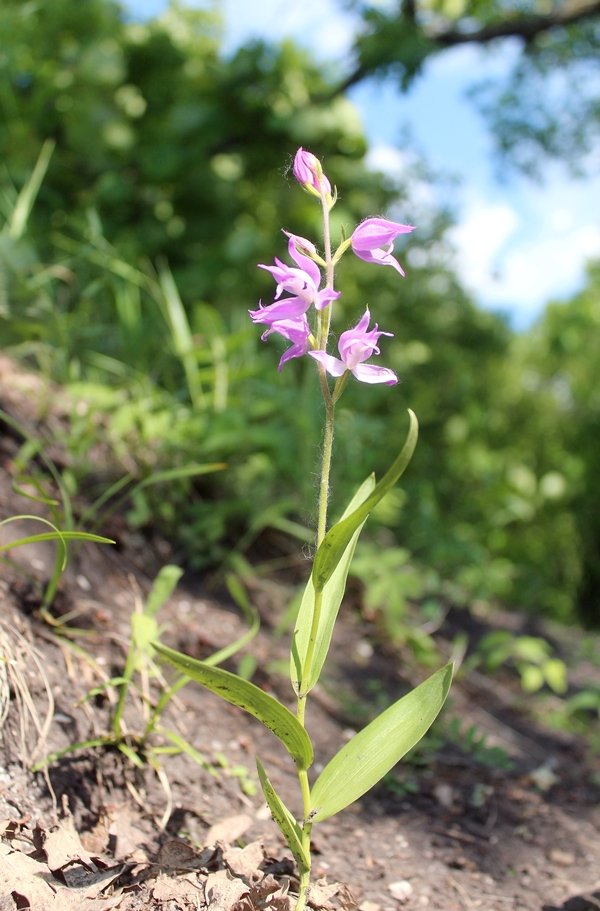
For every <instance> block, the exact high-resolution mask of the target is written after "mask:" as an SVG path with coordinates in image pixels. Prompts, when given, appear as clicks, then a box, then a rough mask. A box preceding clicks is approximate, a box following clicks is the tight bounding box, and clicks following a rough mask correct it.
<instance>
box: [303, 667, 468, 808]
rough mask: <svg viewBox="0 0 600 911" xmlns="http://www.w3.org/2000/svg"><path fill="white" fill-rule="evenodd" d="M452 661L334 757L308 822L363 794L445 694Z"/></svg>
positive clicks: (412, 740)
mask: <svg viewBox="0 0 600 911" xmlns="http://www.w3.org/2000/svg"><path fill="white" fill-rule="evenodd" d="M452 667H453V665H452V664H447V665H446V667H443V668H442V669H441V670H440V671H438V672H437V673H436V674H433V675H432V676H431V677H429V679H428V680H425V682H424V683H421V685H420V686H418V687H416V689H414V690H413V691H412V692H410V693H408V695H407V696H403V698H402V699H399V700H398V702H396V703H394V705H392V706H390V708H389V709H386V711H385V712H383V713H382V714H381V715H379V717H378V718H376V719H375V720H374V721H372V722H371V724H369V725H367V727H366V728H363V730H362V731H360V733H358V734H357V735H356V736H355V737H353V738H352V740H351V741H350V742H349V743H347V744H346V746H345V747H343V749H341V750H340V752H339V753H338V754H337V755H336V756H334V757H333V759H332V760H331V762H330V763H329V764H328V765H327V766H325V768H324V769H323V771H322V772H321V774H320V775H319V777H318V778H317V780H316V782H315V786H314V788H313V790H312V794H311V807H312V810H311V820H312V821H313V822H320V821H321V820H323V819H328V817H329V816H333V815H334V813H339V811H340V810H343V809H344V807H347V806H348V805H349V804H351V803H353V802H354V801H355V800H358V798H359V797H362V795H363V794H365V793H366V792H367V791H368V790H369V788H372V787H373V785H374V784H376V783H377V782H378V781H379V780H380V779H381V778H383V776H384V775H385V774H386V773H387V772H389V770H390V769H391V768H392V767H393V766H395V765H396V763H397V762H398V761H399V760H400V759H402V757H403V756H404V755H405V754H406V753H408V751H409V750H410V749H412V747H414V745H415V744H416V743H418V742H419V740H420V739H421V737H422V736H423V734H425V732H426V731H427V730H428V728H429V727H430V726H431V724H432V723H433V721H434V720H435V718H436V717H437V715H438V713H439V711H440V709H441V707H442V706H443V704H444V701H445V699H446V696H447V695H448V690H449V689H450V683H451V681H452Z"/></svg>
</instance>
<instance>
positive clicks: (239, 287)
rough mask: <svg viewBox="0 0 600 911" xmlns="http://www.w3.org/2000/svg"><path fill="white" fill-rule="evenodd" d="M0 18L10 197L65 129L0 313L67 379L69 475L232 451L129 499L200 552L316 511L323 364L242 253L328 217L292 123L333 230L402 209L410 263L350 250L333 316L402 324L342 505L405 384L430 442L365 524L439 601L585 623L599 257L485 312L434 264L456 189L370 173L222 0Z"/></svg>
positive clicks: (6, 205) (399, 427) (392, 327)
mask: <svg viewBox="0 0 600 911" xmlns="http://www.w3.org/2000/svg"><path fill="white" fill-rule="evenodd" d="M0 30H1V32H2V34H4V35H10V40H9V41H6V42H5V43H4V45H3V50H2V55H1V58H0V67H1V69H2V78H1V79H0V103H1V105H2V111H3V118H2V124H1V125H0V147H1V154H2V159H3V161H4V180H3V191H2V195H1V197H0V204H1V206H2V211H3V213H4V215H5V217H6V218H7V219H9V217H10V212H11V207H12V206H14V202H15V199H16V194H17V192H18V190H19V189H20V188H21V187H22V186H23V185H24V183H25V182H26V180H27V178H28V176H29V174H30V173H31V170H32V168H33V167H34V165H35V162H36V160H37V157H38V155H39V152H40V149H41V147H42V145H43V143H44V141H45V140H47V139H48V138H52V139H54V140H55V142H56V147H55V150H54V153H53V155H52V158H51V161H50V166H49V169H48V172H47V174H46V177H45V180H44V181H43V184H42V187H41V189H40V192H39V195H38V198H37V200H36V204H35V207H34V210H33V212H32V215H31V217H30V219H29V223H28V231H27V233H26V235H23V236H20V237H15V236H11V234H10V230H9V229H8V227H6V228H5V230H4V231H3V233H2V235H1V236H0V265H1V276H0V277H1V288H0V292H1V293H0V333H1V337H2V340H3V346H4V347H6V348H7V349H8V350H9V351H11V352H13V353H14V354H16V355H18V356H21V357H25V358H28V359H33V360H34V361H35V362H36V363H37V364H38V365H40V366H41V367H42V368H43V369H45V370H46V371H47V372H49V373H50V374H51V375H52V376H53V377H54V378H56V379H58V380H59V381H61V382H63V383H65V384H66V385H67V389H68V390H69V392H70V393H71V396H72V401H73V403H74V404H73V414H72V424H71V428H70V431H69V434H68V437H67V440H66V442H67V443H68V446H69V449H70V451H71V453H72V454H73V456H74V459H75V461H74V464H73V466H72V468H70V469H69V472H70V475H69V483H71V485H72V486H74V487H76V486H77V484H81V483H83V479H84V478H85V476H86V473H87V472H88V471H89V469H90V467H91V468H92V469H93V472H94V476H95V478H96V480H97V481H98V482H99V483H100V484H102V483H108V482H109V480H114V478H115V477H116V476H117V475H118V473H119V471H120V470H123V471H124V470H127V471H131V472H132V473H133V474H134V475H137V476H142V477H143V476H145V475H147V474H150V473H151V472H153V471H155V470H156V469H157V467H166V466H170V465H181V464H185V463H186V462H187V461H197V462H202V461H206V460H210V461H214V460H225V461H227V463H228V465H229V468H228V470H227V471H226V472H223V473H221V474H219V475H215V476H211V477H210V478H204V479H202V482H199V481H194V482H191V481H190V482H188V483H187V486H186V485H183V484H182V485H181V487H180V488H178V489H173V488H170V489H169V496H165V495H164V492H163V493H162V494H160V496H156V495H153V494H152V493H151V492H148V493H147V495H146V494H144V495H142V494H140V496H139V497H138V498H137V499H136V501H135V504H134V507H135V508H134V510H133V512H132V514H131V518H132V520H133V521H134V522H136V523H137V524H139V525H142V526H143V525H144V524H146V523H148V522H149V521H150V518H151V517H152V519H153V520H154V521H158V522H159V523H160V524H161V525H162V527H163V529H164V530H166V531H167V532H168V533H169V534H170V535H171V537H172V539H173V540H174V541H175V542H176V545H177V547H178V549H179V553H180V556H181V557H182V558H183V559H185V560H187V561H188V562H189V563H191V564H192V565H195V566H198V567H203V566H208V565H211V564H214V563H215V562H218V561H220V560H223V559H225V558H226V557H227V555H228V553H229V552H230V550H231V547H232V546H235V545H236V544H237V542H240V541H242V543H244V542H248V541H249V540H251V538H252V536H253V535H255V534H257V533H258V532H260V530H261V528H263V527H266V526H269V525H274V526H275V527H283V528H289V527H291V526H289V525H286V522H287V521H288V520H289V519H292V520H295V521H299V522H300V523H304V524H308V525H310V524H311V522H312V519H313V515H312V509H313V507H312V506H311V504H312V503H314V499H315V473H316V471H317V465H318V446H319V435H320V419H321V415H320V406H319V397H318V392H317V388H316V382H315V374H314V367H313V364H312V363H306V362H305V361H306V359H303V360H298V361H293V362H291V363H290V364H288V365H286V367H285V368H284V370H283V372H282V373H281V374H279V375H278V374H277V371H276V365H277V361H278V358H279V356H280V353H281V352H280V349H279V348H278V345H277V342H276V341H273V340H272V339H271V340H269V342H268V344H266V345H263V344H262V343H261V342H260V340H259V331H258V330H257V328H256V327H253V326H252V325H251V324H250V321H249V319H248V316H247V309H248V308H254V307H255V306H256V302H257V300H258V299H259V298H263V299H264V300H265V301H266V302H268V301H269V300H270V296H271V295H272V293H273V285H272V280H271V278H270V276H269V275H268V274H265V273H264V271H262V270H259V269H257V268H256V263H257V262H270V261H272V258H273V256H274V255H278V256H282V257H283V256H284V255H285V246H284V241H285V238H284V237H283V236H282V235H281V234H280V229H281V228H282V227H284V228H286V229H288V230H292V231H294V233H297V234H301V235H304V236H308V237H316V236H317V231H318V223H319V212H318V207H317V206H315V204H314V201H313V200H312V199H311V198H310V197H309V196H307V195H306V194H304V193H303V192H302V191H301V189H300V188H299V187H298V185H297V184H296V183H295V181H293V179H290V176H289V173H287V171H286V169H287V168H288V167H289V163H290V161H291V158H292V156H293V154H294V152H295V150H296V148H297V147H298V146H299V145H302V146H304V147H307V148H310V149H311V150H312V151H314V152H315V153H316V154H318V155H319V157H321V158H322V159H323V160H324V163H325V168H326V171H327V174H328V176H329V177H330V179H331V180H332V182H333V183H335V184H337V186H338V187H339V189H340V194H341V198H340V202H339V203H338V205H337V206H336V208H335V209H334V213H333V215H334V235H335V237H336V239H337V238H339V237H340V236H341V234H340V232H341V226H342V225H345V226H346V229H347V230H348V231H351V230H352V229H353V227H354V225H355V224H357V223H358V222H359V221H360V220H361V219H362V218H364V217H365V216H367V215H371V214H378V213H383V214H387V215H390V216H391V217H393V218H395V219H397V220H404V221H410V222H413V223H417V224H418V226H419V229H418V231H416V232H415V233H414V234H413V235H411V237H410V239H409V240H407V242H406V245H405V247H404V248H397V252H398V255H399V257H400V259H401V260H402V262H403V264H404V265H405V266H406V272H407V277H406V279H404V280H401V279H400V278H399V277H398V275H397V273H395V272H394V271H393V270H391V269H385V268H383V269H377V268H375V267H372V266H369V265H368V264H366V263H363V262H362V261H359V260H357V259H355V258H353V257H352V256H351V254H347V256H346V257H345V258H344V260H343V262H342V264H341V266H340V269H339V287H340V289H341V290H342V292H343V295H342V298H341V301H340V305H339V306H337V309H336V316H335V325H334V328H335V331H336V332H340V331H343V330H344V329H345V328H346V327H347V326H348V325H349V324H350V323H352V322H354V321H355V320H356V319H357V317H358V316H359V315H360V314H361V313H362V312H363V311H364V307H365V304H366V303H368V304H369V305H370V306H371V309H372V312H373V314H374V317H375V319H376V320H377V321H378V323H379V325H380V326H381V328H383V329H385V330H386V331H391V332H393V333H394V338H393V340H385V339H384V343H383V346H382V359H383V361H382V362H383V363H385V364H386V365H390V366H391V367H393V368H394V369H396V370H397V371H398V373H399V374H400V376H401V379H402V385H400V386H398V387H394V389H392V390H390V389H388V388H387V387H386V388H384V389H380V388H378V387H372V388H370V387H361V388H358V386H357V384H353V383H349V385H348V389H347V392H346V393H345V395H344V398H343V399H342V401H341V403H340V406H339V411H338V427H337V437H336V444H335V447H336V448H335V468H334V488H333V501H332V508H333V510H334V512H335V511H338V512H340V511H341V510H342V508H343V506H344V505H345V503H346V502H347V500H348V499H349V496H350V495H351V492H352V491H353V489H355V488H356V486H357V485H358V484H359V483H361V482H362V481H363V480H364V478H365V476H366V475H367V474H368V473H369V472H370V471H372V470H373V469H375V470H376V472H377V473H378V474H379V475H380V474H381V473H382V472H383V471H384V470H385V469H386V468H387V467H388V465H389V464H390V462H391V461H392V460H393V458H394V457H395V456H396V454H397V451H398V448H399V445H400V444H401V442H402V441H403V439H404V436H405V432H406V427H407V418H406V409H407V407H411V408H413V410H414V411H415V412H416V413H417V415H418V417H419V420H420V424H421V436H420V441H419V445H418V448H417V452H416V455H415V457H414V459H413V461H412V463H411V466H410V469H409V471H408V472H407V474H406V475H405V477H404V479H403V485H404V486H403V490H402V491H399V492H396V493H395V495H394V496H393V497H390V498H389V499H388V501H387V502H386V504H383V506H382V508H381V509H379V510H378V519H377V522H378V523H379V524H378V525H377V524H375V525H373V526H372V528H371V532H372V534H373V535H374V537H375V539H376V540H378V541H380V542H383V543H385V544H390V545H400V546H402V547H403V548H408V549H409V550H410V551H411V552H412V554H413V557H414V559H415V561H416V562H417V565H418V566H421V567H422V568H423V572H424V573H425V572H429V576H428V577H429V578H431V577H432V576H431V572H430V571H429V570H431V569H433V570H434V571H435V572H434V576H435V578H437V580H438V582H437V583H436V584H437V585H438V588H439V590H441V591H447V592H449V593H450V594H451V595H452V597H453V598H455V599H456V598H459V599H460V598H476V597H479V598H485V599H492V600H493V599H497V598H499V599H502V600H503V601H505V602H506V603H509V604H514V605H518V606H525V607H527V608H529V609H531V610H533V611H543V612H545V613H547V614H550V615H552V616H555V617H558V618H561V619H566V620H573V619H576V618H578V617H579V618H581V619H583V620H584V621H585V622H586V623H588V624H597V623H598V622H600V595H599V594H598V593H599V592H600V569H599V566H600V562H599V560H598V551H599V548H600V520H599V519H598V516H599V510H598V494H597V491H596V486H595V484H594V477H593V473H594V468H595V467H597V465H598V463H599V455H600V453H599V451H598V450H599V447H600V443H599V439H600V437H599V433H598V430H599V427H598V424H599V414H600V399H599V393H598V383H597V378H596V375H595V370H594V367H593V365H595V364H596V363H597V359H598V354H600V352H599V351H598V348H599V347H600V298H599V290H600V271H598V268H597V267H596V266H594V267H592V268H591V270H590V275H589V283H588V287H587V289H586V290H585V291H584V292H583V293H582V294H581V295H578V296H577V297H576V298H575V299H574V300H573V301H571V302H568V303H562V304H553V305H551V306H549V308H548V310H547V312H546V314H545V315H544V317H543V318H542V319H541V320H540V321H539V323H538V325H536V326H535V327H534V328H533V330H532V331H531V332H529V333H527V334H524V335H515V334H514V333H512V332H511V331H510V329H509V328H508V326H507V324H506V323H505V321H503V320H502V319H501V318H500V317H498V316H495V315H492V314H490V313H486V312H483V311H481V310H479V309H478V308H477V306H476V303H475V302H474V301H473V300H472V299H471V298H470V297H469V295H468V294H467V293H466V292H465V290H464V289H463V288H462V287H461V285H460V282H459V280H458V278H457V276H456V275H455V273H454V272H453V269H452V266H451V251H450V250H449V247H448V245H447V242H446V241H445V230H446V228H447V227H448V226H449V224H450V221H451V220H450V217H449V215H448V213H447V212H445V211H442V210H436V209H435V208H434V207H433V206H431V205H429V206H428V207H426V208H424V207H423V205H422V203H419V202H418V199H417V195H416V194H415V193H414V188H415V187H418V186H419V185H422V183H423V182H424V181H425V182H431V180H432V179H433V178H432V176H431V175H430V174H429V173H428V170H427V168H426V166H425V165H424V164H423V163H422V162H415V163H414V164H413V165H412V166H410V167H408V166H407V172H406V177H405V182H404V184H403V185H396V184H393V183H391V182H390V180H389V178H387V177H383V176H382V175H378V174H374V173H372V172H370V171H369V170H368V169H367V168H366V166H365V161H364V158H365V154H366V143H365V140H364V136H363V134H362V131H361V126H360V122H359V120H358V117H357V115H356V112H355V111H354V109H353V108H352V106H351V105H350V103H349V102H348V101H346V100H345V99H344V98H343V97H341V96H340V97H333V98H331V100H329V101H325V100H323V99H324V98H326V97H327V94H328V91H329V90H330V89H331V86H332V85H333V84H334V74H332V73H328V72H327V71H326V70H325V69H324V68H322V67H321V68H319V67H317V66H316V65H315V64H314V63H313V62H312V61H311V60H310V59H309V58H308V56H307V55H306V54H305V53H304V52H301V51H300V50H298V49H297V48H296V47H295V46H294V45H293V44H291V43H285V44H283V45H282V46H280V47H272V46H267V45H264V44H260V43H256V44H253V45H251V46H248V47H245V48H242V49H241V50H239V51H238V52H237V53H236V54H235V56H234V57H233V58H232V59H225V58H224V57H223V56H222V54H221V53H220V34H219V23H218V20H217V19H216V18H215V16H214V15H212V14H209V13H206V12H201V11H198V10H194V11H191V10H185V9H182V8H179V7H178V6H177V5H176V4H174V5H172V6H171V8H170V10H169V11H168V13H166V14H165V15H164V16H163V17H162V18H161V19H160V20H156V21H153V22H150V23H148V24H144V25H140V24H129V25H127V24H124V22H123V21H122V18H121V14H120V10H119V7H118V6H117V5H116V4H113V3H111V2H110V0H55V2H54V3H53V4H51V5H50V4H41V5H37V4H32V3H28V2H23V0H6V2H5V3H4V4H3V5H2V8H1V9H0ZM7 226H8V221H7ZM169 270H171V271H169ZM171 274H172V278H174V284H173V281H172V278H171ZM177 289H178V290H177ZM178 294H179V295H180V297H179V296H178ZM594 355H595V356H594ZM102 443H106V444H108V446H109V447H110V450H111V451H112V453H113V454H114V459H115V463H114V464H110V465H109V464H105V457H104V455H101V456H99V454H98V453H99V452H100V451H101V450H100V444H102ZM102 452H105V450H102ZM119 463H120V465H121V467H119ZM153 496H154V498H153ZM428 568H429V570H428Z"/></svg>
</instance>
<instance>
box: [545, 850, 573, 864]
mask: <svg viewBox="0 0 600 911" xmlns="http://www.w3.org/2000/svg"><path fill="white" fill-rule="evenodd" d="M548 858H549V859H550V861H551V862H552V863H553V864H558V865H559V867H570V866H572V864H574V863H575V855H574V854H572V853H571V852H570V851H561V850H560V848H552V850H551V851H550V853H549V855H548Z"/></svg>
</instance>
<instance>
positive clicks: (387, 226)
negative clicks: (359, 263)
mask: <svg viewBox="0 0 600 911" xmlns="http://www.w3.org/2000/svg"><path fill="white" fill-rule="evenodd" d="M411 231H414V227H413V226H412V225H401V224H399V223H398V222H396V221H388V220H387V218H367V220H366V221H363V223H362V224H360V225H359V226H358V228H356V229H355V230H354V233H353V234H352V249H353V250H354V252H355V253H357V252H358V251H359V250H362V251H364V250H374V249H375V248H376V247H383V246H385V245H386V244H391V243H393V241H394V240H395V238H396V237H398V235H399V234H410V232H411Z"/></svg>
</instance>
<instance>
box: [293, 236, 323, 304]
mask: <svg viewBox="0 0 600 911" xmlns="http://www.w3.org/2000/svg"><path fill="white" fill-rule="evenodd" d="M288 253H289V254H290V256H291V257H292V259H293V260H294V262H295V263H297V264H298V266H300V268H301V269H302V270H303V271H304V272H306V273H307V274H308V275H309V276H310V279H311V281H312V283H313V285H314V286H315V291H316V290H317V288H318V287H319V285H320V284H321V270H320V269H319V267H318V266H317V264H316V263H314V262H313V261H312V259H309V258H308V256H303V255H302V253H299V252H298V250H297V249H296V238H295V236H294V235H293V234H292V235H290V239H289V242H288Z"/></svg>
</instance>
